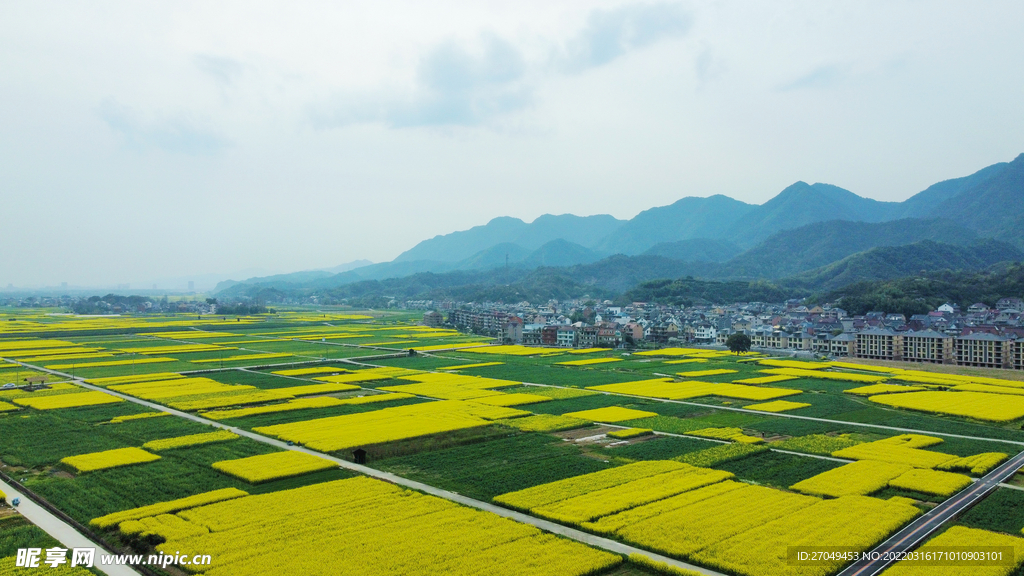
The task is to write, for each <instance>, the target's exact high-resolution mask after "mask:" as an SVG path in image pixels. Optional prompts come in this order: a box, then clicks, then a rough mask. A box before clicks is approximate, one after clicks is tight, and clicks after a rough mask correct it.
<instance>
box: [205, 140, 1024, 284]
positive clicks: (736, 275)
mask: <svg viewBox="0 0 1024 576" xmlns="http://www.w3.org/2000/svg"><path fill="white" fill-rule="evenodd" d="M954 220H955V221H954ZM979 238H982V239H984V238H994V239H997V240H1000V241H1002V242H1006V243H1007V244H1009V245H1012V246H1015V247H1017V248H1021V247H1024V154H1021V155H1019V156H1018V157H1017V158H1015V159H1014V160H1013V161H1012V162H1003V163H998V164H993V165H991V166H988V167H986V168H983V169H982V170H979V171H977V172H975V173H974V174H971V175H969V176H965V177H962V178H954V179H950V180H945V181H942V182H939V183H937V184H934V185H932V186H929V187H928V188H927V189H925V190H923V191H921V192H920V193H918V194H915V195H914V196H912V197H911V198H909V199H907V200H906V201H904V202H880V201H877V200H872V199H869V198H863V197H860V196H858V195H856V194H854V193H852V192H850V191H848V190H845V189H843V188H840V187H838V186H833V185H830V184H821V183H818V184H807V183H805V182H796V183H794V184H793V185H791V186H788V187H787V188H786V189H784V190H783V191H782V192H780V193H779V194H778V195H776V196H775V197H774V198H772V199H771V200H769V201H768V202H765V203H764V204H761V205H752V204H747V203H744V202H740V201H738V200H734V199H732V198H729V197H727V196H722V195H715V196H709V197H706V198H704V197H686V198H682V199H680V200H678V201H676V202H674V203H672V204H670V205H668V206H661V207H655V208H650V209H648V210H644V211H643V212H641V213H639V214H637V216H635V217H634V218H632V219H630V220H619V219H616V218H614V217H612V216H609V215H596V216H575V215H572V214H562V215H558V216H555V215H544V216H541V217H539V218H537V219H536V220H534V221H533V222H531V223H526V222H524V221H522V220H520V219H518V218H511V217H500V218H495V219H493V220H491V221H490V222H488V223H487V224H485V225H482V226H476V227H473V228H471V229H469V230H464V231H460V232H453V233H451V234H445V235H440V236H436V237H434V238H431V239H428V240H424V241H422V242H420V243H418V244H417V245H416V246H414V247H413V248H411V249H409V250H407V251H406V252H404V253H402V254H401V255H400V256H399V257H398V258H396V259H395V260H393V261H392V262H384V263H380V264H373V265H366V266H362V267H359V268H356V269H353V270H348V271H344V272H341V273H338V274H333V275H332V274H329V273H327V272H325V271H308V272H298V273H294V274H284V275H277V276H271V277H264V278H252V279H249V280H246V281H245V282H244V283H243V285H242V286H241V287H239V286H238V285H237V284H238V283H235V282H232V281H227V282H222V283H221V284H220V285H218V290H229V291H232V292H233V293H244V292H245V291H246V290H247V288H246V286H252V285H260V286H263V287H274V288H286V289H296V288H301V289H329V288H332V287H336V286H341V285H345V284H349V283H356V282H363V281H368V280H384V279H388V278H402V277H405V276H410V275H414V274H420V273H425V272H432V273H435V274H445V273H450V272H455V271H470V270H491V269H494V268H501V267H506V266H507V267H509V268H511V269H515V270H518V271H519V274H520V275H522V274H523V273H524V272H525V271H529V270H534V269H538V268H540V269H544V268H565V269H567V270H572V271H574V272H577V273H584V272H585V270H587V269H591V268H594V266H595V265H596V266H597V267H596V268H595V269H602V270H605V272H609V273H611V272H610V270H611V269H610V268H609V267H608V266H605V265H604V264H602V263H605V262H606V261H607V262H610V263H614V264H615V265H617V266H625V267H626V268H627V269H629V270H632V272H629V273H626V274H618V273H613V275H615V276H616V277H617V278H618V277H621V278H622V280H621V281H615V282H613V284H615V285H616V286H618V285H620V284H621V283H622V282H624V281H626V280H625V279H627V278H628V279H631V280H636V281H638V282H642V281H644V280H646V279H651V278H652V277H653V278H658V277H661V278H665V277H676V276H679V275H684V276H696V277H702V278H716V279H757V278H782V277H790V276H799V275H801V274H803V273H805V272H808V271H811V270H814V269H817V268H822V267H826V266H828V265H830V264H833V263H837V262H839V261H841V260H843V259H844V258H848V257H850V256H851V255H853V254H856V253H860V252H864V251H869V250H871V249H874V248H881V247H891V246H903V245H911V244H916V243H920V242H922V241H933V242H939V243H942V244H944V245H949V246H960V247H963V246H968V245H971V244H972V243H974V242H975V241H976V240H978V239H979ZM616 254H619V255H622V256H623V257H630V258H627V259H623V257H615V256H614V255H616ZM877 254H890V255H892V257H894V258H895V257H896V255H897V254H898V252H895V251H889V252H886V251H880V252H877ZM1007 255H1008V256H1009V253H1008V254H1007ZM602 259H603V260H602ZM1007 259H1012V258H1010V257H1008V258H1007ZM936 263H938V262H936ZM581 266H582V268H581ZM652 275H654V276H652ZM627 288H628V287H627Z"/></svg>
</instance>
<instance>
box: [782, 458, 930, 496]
mask: <svg viewBox="0 0 1024 576" xmlns="http://www.w3.org/2000/svg"><path fill="white" fill-rule="evenodd" d="M912 469H913V468H911V467H910V466H908V465H906V464H894V463H891V462H879V461H877V460H861V461H858V462H853V463H852V464H847V465H845V466H840V467H839V468H833V469H831V470H827V471H825V472H822V473H821V474H818V475H817V476H811V477H810V478H807V479H806V480H801V481H800V482H797V483H796V484H793V485H792V486H790V487H789V488H790V490H796V491H797V492H803V493H804V494H813V495H815V496H831V497H833V498H838V497H839V496H850V495H853V494H860V495H868V494H871V493H872V492H877V491H878V490H881V489H882V488H885V487H886V486H888V485H889V481H890V480H892V479H893V478H896V477H899V476H900V475H902V474H905V473H906V472H909V471H911V470H912Z"/></svg>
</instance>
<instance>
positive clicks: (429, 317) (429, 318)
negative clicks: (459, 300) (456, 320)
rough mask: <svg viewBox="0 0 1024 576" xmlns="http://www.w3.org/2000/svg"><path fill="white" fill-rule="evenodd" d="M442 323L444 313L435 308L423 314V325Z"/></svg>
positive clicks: (433, 325)
mask: <svg viewBox="0 0 1024 576" xmlns="http://www.w3.org/2000/svg"><path fill="white" fill-rule="evenodd" d="M442 324H444V314H441V313H440V312H438V311H436V310H431V311H430V312H427V313H426V314H424V315H423V325H424V326H432V327H437V326H440V325H442Z"/></svg>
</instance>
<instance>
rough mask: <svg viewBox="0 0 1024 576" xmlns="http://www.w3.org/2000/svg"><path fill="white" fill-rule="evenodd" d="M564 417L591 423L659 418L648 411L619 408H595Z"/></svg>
mask: <svg viewBox="0 0 1024 576" xmlns="http://www.w3.org/2000/svg"><path fill="white" fill-rule="evenodd" d="M562 416H568V417H570V418H579V419H580V420H590V421H591V422H622V421H624V420H636V419H637V418H647V417H649V416H657V413H655V412H647V411H646V410H634V409H632V408H622V407H619V406H608V407H607V408H594V409H593V410H582V411H579V412H569V413H566V414H562Z"/></svg>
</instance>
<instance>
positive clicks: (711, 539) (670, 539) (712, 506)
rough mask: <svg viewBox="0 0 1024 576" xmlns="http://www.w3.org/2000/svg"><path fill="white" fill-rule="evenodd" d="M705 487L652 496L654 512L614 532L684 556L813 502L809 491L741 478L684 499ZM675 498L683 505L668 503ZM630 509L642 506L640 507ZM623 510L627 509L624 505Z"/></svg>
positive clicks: (634, 541)
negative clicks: (785, 489)
mask: <svg viewBox="0 0 1024 576" xmlns="http://www.w3.org/2000/svg"><path fill="white" fill-rule="evenodd" d="M730 483H731V481H730ZM705 490H709V488H699V489H697V490H693V491H690V492H684V493H682V494H681V495H679V496H674V497H671V498H666V499H664V500H661V501H658V502H654V503H653V504H652V505H651V506H653V507H655V508H657V509H658V511H659V513H658V514H657V515H656V516H654V517H651V518H648V519H645V520H644V521H641V522H638V523H635V524H630V525H627V526H625V527H623V528H620V529H619V530H617V531H616V532H615V534H616V535H617V536H619V537H620V538H622V539H623V540H625V541H626V542H629V543H631V544H635V545H639V546H641V547H644V548H647V549H649V550H653V551H655V552H660V553H662V554H666V555H669V556H675V557H689V555H691V554H693V553H695V552H698V551H700V550H702V549H704V548H707V547H709V546H714V545H716V544H719V543H721V542H723V541H724V540H726V539H728V538H730V537H733V536H736V535H738V534H741V533H743V532H746V531H748V530H752V529H754V528H757V527H759V526H762V525H763V524H765V523H767V522H771V521H772V520H775V519H778V518H782V517H785V516H789V515H792V514H794V513H796V512H797V511H798V510H800V509H802V508H807V507H809V506H812V505H813V504H815V503H817V502H819V500H818V499H817V498H812V497H810V496H801V495H799V494H792V493H789V492H783V491H781V490H775V489H772V488H765V487H763V486H753V485H749V484H741V487H740V488H737V489H734V490H727V491H725V492H723V493H717V492H718V491H717V490H716V491H714V492H715V493H716V494H715V495H713V496H711V497H709V498H704V499H698V500H697V501H695V502H691V501H690V500H691V498H700V496H701V494H700V493H701V492H703V491H705ZM691 495H692V496H691ZM688 496H691V498H688ZM677 499H678V500H677ZM680 503H681V504H683V505H682V506H680V507H677V508H671V507H672V506H675V505H676V504H680ZM636 510H643V507H639V508H637V509H636ZM730 511H733V512H732V513H730ZM740 511H742V512H740ZM625 514H629V511H627V512H625ZM819 544H821V542H819Z"/></svg>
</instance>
